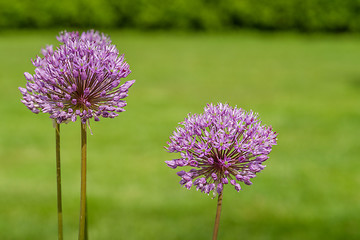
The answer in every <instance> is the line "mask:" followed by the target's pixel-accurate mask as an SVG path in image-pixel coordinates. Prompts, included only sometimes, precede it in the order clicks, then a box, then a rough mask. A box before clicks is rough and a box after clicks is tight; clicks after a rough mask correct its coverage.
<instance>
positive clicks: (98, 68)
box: [19, 30, 135, 123]
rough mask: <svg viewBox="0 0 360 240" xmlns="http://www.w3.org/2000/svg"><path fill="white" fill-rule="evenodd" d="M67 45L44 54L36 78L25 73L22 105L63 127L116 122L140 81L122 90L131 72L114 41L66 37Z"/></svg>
mask: <svg viewBox="0 0 360 240" xmlns="http://www.w3.org/2000/svg"><path fill="white" fill-rule="evenodd" d="M57 39H58V41H59V42H61V43H62V44H61V45H60V46H59V47H57V48H56V49H55V51H54V50H53V48H52V46H47V47H46V48H45V49H42V54H43V55H44V56H43V57H39V56H38V57H36V59H34V60H33V61H32V62H33V65H34V66H35V67H36V68H35V74H34V75H31V74H30V73H28V72H25V73H24V75H25V78H26V80H27V84H26V89H25V88H21V87H20V88H19V90H20V92H21V93H22V94H23V99H22V100H21V102H22V103H24V104H25V105H26V106H27V107H28V108H29V109H30V110H31V111H32V112H34V113H39V112H40V111H42V112H45V113H49V114H50V118H52V119H55V120H56V121H57V122H58V123H62V122H67V121H69V120H71V121H73V122H75V121H76V119H77V117H79V118H81V121H82V123H86V121H88V120H89V119H91V118H94V120H95V121H99V120H100V119H99V117H100V116H101V117H105V118H107V117H109V118H114V117H116V116H118V113H119V112H122V111H124V109H123V108H124V107H125V106H126V102H125V101H124V100H123V99H124V98H125V97H127V96H128V89H129V88H130V86H131V85H132V84H133V83H134V82H135V80H132V81H127V82H125V83H124V84H122V85H120V79H121V78H125V77H126V76H127V75H128V74H129V73H130V72H131V71H130V69H129V65H128V64H127V63H126V62H125V61H124V55H119V51H118V50H117V49H116V46H115V45H113V44H111V40H110V38H109V37H107V36H105V35H104V34H101V35H100V34H99V33H98V32H94V31H93V30H91V31H88V32H84V33H82V34H81V35H79V33H78V32H62V33H60V35H59V36H58V37H57Z"/></svg>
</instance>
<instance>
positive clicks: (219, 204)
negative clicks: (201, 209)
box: [212, 193, 223, 240]
mask: <svg viewBox="0 0 360 240" xmlns="http://www.w3.org/2000/svg"><path fill="white" fill-rule="evenodd" d="M222 198H223V193H220V194H219V196H218V202H217V208H216V216H215V224H214V233H213V238H212V240H216V239H217V236H218V232H219V224H220V215H221V206H222Z"/></svg>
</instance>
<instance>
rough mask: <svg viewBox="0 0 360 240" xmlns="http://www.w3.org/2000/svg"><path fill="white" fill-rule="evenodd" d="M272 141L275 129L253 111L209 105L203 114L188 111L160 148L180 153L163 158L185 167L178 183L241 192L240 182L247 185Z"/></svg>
mask: <svg viewBox="0 0 360 240" xmlns="http://www.w3.org/2000/svg"><path fill="white" fill-rule="evenodd" d="M276 142H277V133H276V132H274V131H273V130H272V127H271V126H270V127H266V126H265V125H262V123H261V121H260V119H259V118H258V115H257V114H256V113H254V112H252V111H251V112H246V111H244V110H243V109H241V108H237V107H234V108H232V107H230V106H229V105H228V104H222V103H219V104H217V105H213V104H208V105H207V106H206V107H205V109H204V113H202V114H199V115H197V114H193V115H191V114H189V115H188V117H187V118H185V120H184V121H183V122H181V123H180V126H178V127H177V128H176V130H175V131H174V132H173V135H172V136H170V141H169V142H168V143H167V144H168V146H167V147H165V148H166V149H167V150H168V152H171V153H172V152H175V153H180V156H181V157H180V158H178V159H173V160H169V161H165V162H166V164H167V165H168V166H169V167H170V168H173V169H175V168H177V167H187V168H188V169H189V170H188V171H185V170H182V171H180V172H178V173H177V175H178V176H179V177H180V178H181V180H180V184H181V185H183V186H185V187H186V188H188V189H190V188H191V187H192V186H194V187H196V189H197V190H201V192H204V193H206V194H209V193H210V192H211V191H213V194H214V196H215V195H216V193H218V194H220V193H222V191H223V188H224V186H225V185H232V186H233V187H234V188H235V190H236V191H240V190H241V186H240V184H239V182H243V183H245V184H247V185H250V184H252V182H251V181H250V180H251V179H252V178H254V177H255V176H256V174H257V173H258V172H260V171H261V170H263V169H264V167H265V165H263V163H264V162H265V161H266V160H267V159H268V158H269V157H268V155H269V153H270V152H271V149H272V146H273V145H276Z"/></svg>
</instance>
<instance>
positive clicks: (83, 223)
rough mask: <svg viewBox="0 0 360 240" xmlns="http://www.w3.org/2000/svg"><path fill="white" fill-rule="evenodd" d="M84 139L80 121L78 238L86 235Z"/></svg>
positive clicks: (84, 128)
mask: <svg viewBox="0 0 360 240" xmlns="http://www.w3.org/2000/svg"><path fill="white" fill-rule="evenodd" d="M86 140H87V139H86V124H82V123H81V190H80V224H79V240H85V235H86V229H85V226H86Z"/></svg>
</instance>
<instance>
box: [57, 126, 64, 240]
mask: <svg viewBox="0 0 360 240" xmlns="http://www.w3.org/2000/svg"><path fill="white" fill-rule="evenodd" d="M55 142H56V187H57V210H58V238H59V240H63V219H62V202H61V166H60V124H58V123H57V122H56V120H55Z"/></svg>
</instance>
